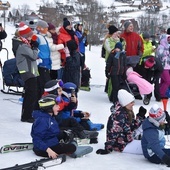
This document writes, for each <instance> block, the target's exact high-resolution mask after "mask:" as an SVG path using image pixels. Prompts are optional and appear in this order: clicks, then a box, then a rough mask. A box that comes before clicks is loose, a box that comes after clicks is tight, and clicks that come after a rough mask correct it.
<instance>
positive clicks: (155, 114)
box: [149, 104, 166, 122]
mask: <svg viewBox="0 0 170 170" xmlns="http://www.w3.org/2000/svg"><path fill="white" fill-rule="evenodd" d="M149 117H151V118H153V119H155V120H157V121H158V122H164V121H165V118H166V115H165V112H164V111H163V110H162V109H161V108H159V106H158V105H157V104H154V105H153V106H152V107H151V109H150V110H149Z"/></svg>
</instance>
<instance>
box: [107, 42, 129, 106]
mask: <svg viewBox="0 0 170 170" xmlns="http://www.w3.org/2000/svg"><path fill="white" fill-rule="evenodd" d="M105 74H106V77H107V78H110V79H111V86H112V87H111V95H110V96H109V99H110V101H111V102H113V104H115V103H116V102H117V101H118V98H117V93H118V90H119V89H120V88H121V85H123V84H124V77H125V75H126V54H125V51H123V46H122V43H121V42H117V43H116V45H115V48H114V52H112V53H110V54H109V57H108V59H107V61H106V68H105ZM108 94H109V93H108Z"/></svg>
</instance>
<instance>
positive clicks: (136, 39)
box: [120, 21, 144, 67]
mask: <svg viewBox="0 0 170 170" xmlns="http://www.w3.org/2000/svg"><path fill="white" fill-rule="evenodd" d="M124 28H125V30H124V32H123V33H122V34H121V35H120V37H122V38H124V39H125V41H126V49H125V51H126V56H127V64H128V65H130V66H132V67H135V66H136V64H137V63H139V60H140V57H141V56H142V54H143V50H144V47H143V41H142V38H141V37H140V35H139V34H137V33H136V32H134V26H133V23H132V22H131V21H126V22H125V23H124Z"/></svg>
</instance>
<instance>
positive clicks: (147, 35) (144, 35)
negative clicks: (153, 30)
mask: <svg viewBox="0 0 170 170" xmlns="http://www.w3.org/2000/svg"><path fill="white" fill-rule="evenodd" d="M142 37H143V39H147V38H150V34H149V33H148V32H144V33H143V34H142Z"/></svg>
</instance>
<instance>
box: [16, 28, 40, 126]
mask: <svg viewBox="0 0 170 170" xmlns="http://www.w3.org/2000/svg"><path fill="white" fill-rule="evenodd" d="M18 32H19V36H20V40H21V42H22V43H20V44H19V45H18V48H17V50H16V64H17V68H18V70H19V73H20V75H21V78H22V79H23V81H24V93H23V97H24V101H23V104H22V113H21V121H23V122H31V123H32V122H33V121H34V120H33V118H32V111H33V109H34V105H35V103H36V101H37V76H38V75H39V73H38V67H37V62H36V60H37V58H38V43H37V42H36V41H33V40H31V38H32V36H33V32H32V30H31V28H30V27H28V26H27V25H22V26H21V27H19V28H18Z"/></svg>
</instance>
